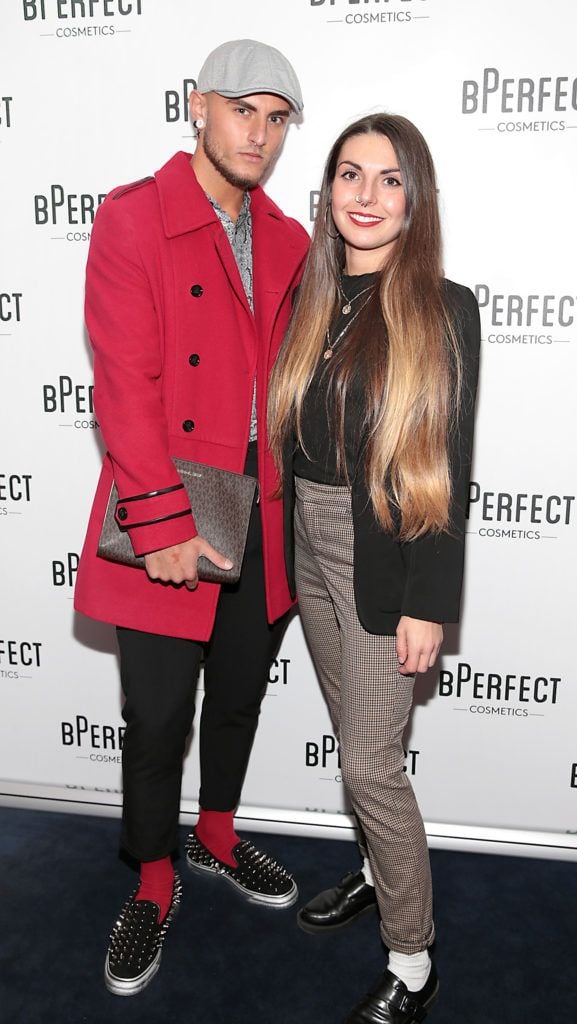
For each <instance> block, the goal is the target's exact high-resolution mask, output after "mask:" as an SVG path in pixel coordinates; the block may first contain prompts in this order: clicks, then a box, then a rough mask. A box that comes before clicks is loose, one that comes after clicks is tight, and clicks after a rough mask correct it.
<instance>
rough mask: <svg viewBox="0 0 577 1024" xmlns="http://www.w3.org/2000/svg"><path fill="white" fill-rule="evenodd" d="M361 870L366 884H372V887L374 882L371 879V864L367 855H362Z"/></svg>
mask: <svg viewBox="0 0 577 1024" xmlns="http://www.w3.org/2000/svg"><path fill="white" fill-rule="evenodd" d="M361 872H362V874H363V875H364V879H365V882H366V883H367V885H372V886H373V888H374V885H375V883H374V881H373V873H372V871H371V865H370V864H369V858H368V857H363V866H362V868H361Z"/></svg>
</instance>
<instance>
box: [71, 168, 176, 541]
mask: <svg viewBox="0 0 577 1024" xmlns="http://www.w3.org/2000/svg"><path fill="white" fill-rule="evenodd" d="M148 187H154V185H153V184H151V185H149V186H148ZM134 199H135V197H134V196H133V197H132V198H131V199H130V200H127V199H125V198H120V197H119V198H118V199H117V200H116V199H115V198H114V197H109V198H108V199H106V200H105V202H104V203H103V204H102V206H101V207H100V208H99V210H98V213H97V215H96V218H95V220H94V225H93V230H92V237H91V243H90V251H89V256H88V263H87V268H86V307H85V312H86V324H87V327H88V333H89V336H90V342H91V345H92V348H93V350H94V403H95V410H96V415H97V417H98V421H99V424H100V428H101V431H102V435H103V437H104V440H105V442H106V445H107V447H108V453H109V456H110V459H111V462H112V467H113V472H114V479H115V482H116V485H117V488H118V494H119V497H120V499H121V500H120V501H119V502H118V505H117V509H116V519H117V522H118V524H119V527H120V528H122V529H124V530H126V531H127V532H128V534H129V536H130V540H131V542H132V546H133V548H134V552H135V554H137V555H143V554H146V553H148V552H150V551H157V550H159V549H161V548H165V547H169V546H170V545H172V544H178V543H181V542H182V541H185V540H188V539H189V538H191V537H194V536H195V535H196V527H195V524H194V520H193V518H192V513H191V509H190V503H189V500H188V496H187V494H186V491H185V490H184V487H183V486H182V484H181V482H180V478H179V476H178V473H177V471H176V469H175V467H174V465H173V463H172V461H171V459H170V456H169V444H168V434H169V431H168V422H167V417H166V412H165V409H164V406H163V403H162V389H161V375H162V339H163V322H162V316H161V310H160V305H161V302H162V295H161V294H160V293H159V294H155V293H154V289H153V285H152V283H151V281H150V278H149V275H148V274H147V272H146V267H145V264H144V261H143V259H142V258H141V254H140V252H139V248H138V244H137V238H136V232H135V230H134V228H133V224H132V219H131V215H130V212H129V211H128V210H127V205H128V201H129V202H130V205H131V206H132V205H133V203H134ZM158 291H159V290H158Z"/></svg>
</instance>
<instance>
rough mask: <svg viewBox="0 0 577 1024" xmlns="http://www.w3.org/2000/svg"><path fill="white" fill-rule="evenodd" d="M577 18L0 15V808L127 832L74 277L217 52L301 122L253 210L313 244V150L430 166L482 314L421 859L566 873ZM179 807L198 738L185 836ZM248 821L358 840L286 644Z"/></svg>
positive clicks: (299, 0)
mask: <svg viewBox="0 0 577 1024" xmlns="http://www.w3.org/2000/svg"><path fill="white" fill-rule="evenodd" d="M576 30H577V14H576V10H575V5H574V3H573V0H556V3H554V4H550V5H548V6H546V7H544V6H543V5H542V3H540V2H538V0H509V2H508V3H507V4H503V3H502V2H501V0H468V2H467V3H463V0H364V2H360V0H291V2H290V3H289V2H288V0H285V2H282V0H220V2H215V3H208V2H206V0H198V2H192V0H189V2H186V0H162V2H161V0H24V2H22V0H5V2H4V3H3V4H2V11H1V13H0V48H1V49H0V224H1V228H2V246H1V250H0V417H1V454H0V539H1V545H2V551H1V567H2V570H1V571H2V615H1V620H0V693H1V700H2V715H1V722H0V779H1V780H2V781H1V782H0V790H1V791H2V797H1V798H0V799H3V800H4V801H5V802H14V801H17V802H23V803H27V804H30V805H33V806H53V807H56V808H59V809H65V808H66V807H70V808H72V809H78V808H79V807H83V808H84V809H86V810H89V811H91V812H95V813H112V814H114V813H118V805H119V802H120V746H121V727H122V719H121V715H120V706H121V695H120V687H119V682H118V668H117V661H116V655H115V648H114V636H113V630H112V629H110V628H109V627H107V626H103V625H100V624H97V623H92V622H90V621H88V620H84V619H82V618H81V617H75V615H74V613H73V610H72V589H73V583H74V576H75V569H76V565H77V559H78V552H80V550H81V546H82V541H83V537H84V530H85V526H86V521H87V517H88V511H89V507H90V504H91V500H92V495H93V490H94V486H95V483H96V479H97V474H98V468H99V462H100V458H101V455H102V443H101V439H100V434H99V429H98V424H97V422H96V420H95V416H94V413H93V410H92V405H91V391H90V385H91V363H90V355H89V350H88V346H87V342H86V336H85V332H84V328H83V319H82V306H83V277H84V266H85V261H86V255H87V250H88V240H89V237H90V230H91V224H92V219H93V214H94V210H95V208H96V206H97V205H98V202H99V200H100V199H101V198H102V196H103V195H104V194H105V193H106V192H107V191H108V190H109V189H110V188H112V187H113V186H115V185H118V184H121V183H124V182H130V181H132V180H134V179H136V178H140V177H142V176H144V175H146V174H150V173H151V172H153V171H154V170H156V169H157V168H158V167H160V166H161V165H162V164H163V163H164V162H165V161H166V160H167V159H168V158H169V157H170V156H171V155H172V153H173V152H174V151H176V150H178V149H185V150H187V151H190V150H191V149H192V147H193V141H192V132H191V127H190V124H189V122H188V119H187V117H186V102H185V101H186V95H187V92H188V91H189V89H190V88H191V87H193V84H194V78H195V75H196V74H197V72H198V69H199V67H200V65H201V63H202V61H203V60H204V58H205V56H206V54H207V53H208V51H209V50H211V49H212V48H213V47H214V46H216V45H218V44H219V43H221V42H223V41H224V40H226V39H232V38H238V37H244V36H249V37H253V38H258V39H261V40H263V41H266V42H269V43H271V44H273V45H275V46H278V47H279V48H281V49H282V50H283V51H284V52H285V53H286V54H287V56H288V57H289V58H290V59H291V61H292V62H293V64H294V65H295V68H296V69H297V72H298V74H299V76H300V79H301V83H302V87H303V92H304V97H305V115H304V120H303V122H302V124H300V125H293V126H291V128H290V131H289V135H288V138H287V142H286V146H285V151H284V153H283V155H282V157H281V160H280V161H279V164H278V167H277V168H276V169H275V171H274V174H273V176H272V178H271V180H270V182H269V185H268V190H269V192H270V194H271V195H272V197H273V198H274V199H275V200H276V201H277V202H279V204H280V205H281V206H282V207H283V209H284V210H285V211H286V212H287V213H289V214H291V215H293V216H295V217H297V218H299V219H300V220H301V221H302V223H303V224H305V226H307V228H309V229H310V226H311V222H312V216H313V215H314V204H315V189H316V188H318V183H319V180H320V175H321V169H322V165H323V163H324V159H325V156H326V153H327V151H328V149H329V146H330V145H331V143H332V142H333V140H334V138H335V137H336V135H337V134H338V133H339V132H340V130H341V129H342V128H343V127H344V126H345V125H346V124H347V123H349V122H350V121H351V120H353V119H355V118H357V117H359V116H362V115H364V114H366V113H368V112H371V111H374V110H377V109H382V108H385V109H387V110H389V111H394V112H397V113H402V114H404V115H406V116H408V117H410V118H411V119H412V120H413V121H415V123H416V124H417V125H418V126H419V127H420V128H421V130H422V131H423V133H424V135H425V137H426V138H427V140H428V141H429V144H430V146H431V149H432V152H433V155H434V158H435V162H436V165H437V170H438V176H439V187H440V199H441V204H442V212H443V222H444V232H445V242H446V244H445V267H446V273H447V275H448V276H449V277H452V278H453V279H455V280H457V281H461V282H463V283H465V284H467V285H469V286H470V287H472V288H473V289H476V290H477V294H478V296H479V301H480V304H481V314H482V322H483V351H482V378H481V389H480V399H479V406H478V420H477V444H476V454H475V461H474V470H473V483H472V486H471V509H470V518H469V538H468V554H467V573H466V587H465V598H464V614H463V621H462V626H461V628H460V630H457V629H451V630H449V631H448V638H447V643H446V646H445V651H444V654H443V657H442V660H441V663H440V666H439V667H438V668H437V669H436V670H435V671H434V672H432V673H430V674H429V675H428V676H427V677H422V678H420V679H419V680H418V682H417V687H416V693H417V698H416V701H417V703H416V709H415V712H414V715H413V719H412V723H411V728H410V733H409V734H408V735H407V739H406V748H407V771H408V772H409V773H410V775H411V778H412V782H413V784H414V786H415V788H416V791H417V795H418V798H419V801H420V804H421V807H422V809H423V812H424V816H425V819H426V821H427V822H428V826H427V828H428V832H429V836H430V840H431V843H432V844H435V843H436V844H440V845H455V844H457V845H461V846H465V847H471V848H476V849H500V850H503V851H504V852H519V851H522V852H526V853H531V852H536V853H545V854H549V855H553V856H567V857H572V856H575V854H576V851H577V738H576V734H575V726H574V723H575V719H576V714H577V687H576V686H575V667H574V656H573V652H572V648H573V646H574V644H573V637H574V632H575V630H574V626H573V615H574V609H575V607H576V597H577V595H576V593H575V585H574V579H575V573H574V572H570V571H569V567H570V566H571V567H572V566H574V564H575V555H576V550H575V520H576V516H577V513H576V508H575V483H576V481H575V456H574V445H573V436H574V429H573V423H572V419H573V413H572V406H573V394H574V380H575V352H576V348H577V327H576V324H575V317H576V313H577V277H576V260H575V255H574V251H573V250H574V238H573V235H574V232H575V226H576V219H575V212H576V205H577V198H576V190H575V172H576V171H577V152H576V148H577V67H576V62H575V43H574V40H575V33H576ZM197 788H198V766H197V756H196V742H195V740H194V739H193V742H192V745H191V750H190V753H189V756H188V759H187V762H186V769H185V777H184V787H183V813H184V815H185V816H186V815H187V814H190V813H192V812H193V811H194V810H195V808H196V804H195V800H196V794H197ZM240 816H241V817H244V818H245V819H247V822H249V823H250V824H251V826H252V827H257V828H258V827H261V828H263V829H267V828H269V829H273V830H274V829H278V830H285V831H290V830H299V829H300V830H308V831H309V832H310V833H311V834H314V833H315V832H317V833H318V832H319V831H320V830H323V832H324V833H325V834H329V835H340V836H347V835H350V834H351V833H350V821H349V819H348V817H347V816H346V809H345V807H344V804H343V797H342V787H341V784H340V775H339V767H338V756H337V752H336V749H335V742H334V737H333V736H332V733H331V728H330V724H329V721H328V717H327V714H326V711H325V708H324V705H323V703H322V700H321V698H320V696H319V693H318V690H317V685H316V681H315V678H314V673H313V670H312V666H311V663H310V660H309V657H308V654H307V652H306V648H305V645H304V641H303V639H302V634H301V632H300V627H299V623H298V620H297V621H294V622H293V623H292V624H291V626H290V628H289V631H288V633H287V637H286V641H285V643H284V645H283V648H282V651H281V655H280V658H279V662H278V663H277V664H276V665H274V666H273V667H272V668H271V676H270V685H269V688H268V694H267V697H266V699H265V702H264V706H263V713H262V718H261V725H260V729H259V733H258V736H257V741H256V746H255V750H254V754H253V757H252V761H251V766H250V769H249V774H248V777H247V780H246V784H245V789H244V803H243V807H242V808H241V810H240Z"/></svg>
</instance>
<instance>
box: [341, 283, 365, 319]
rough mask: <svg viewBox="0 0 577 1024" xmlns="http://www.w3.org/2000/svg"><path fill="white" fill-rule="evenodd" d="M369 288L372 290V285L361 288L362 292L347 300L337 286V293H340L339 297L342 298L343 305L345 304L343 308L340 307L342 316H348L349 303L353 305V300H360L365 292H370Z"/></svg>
mask: <svg viewBox="0 0 577 1024" xmlns="http://www.w3.org/2000/svg"><path fill="white" fill-rule="evenodd" d="M371 288H373V285H372V284H370V285H369V286H368V288H363V290H362V291H360V292H357V294H356V295H353V297H352V299H347V297H346V295H345V293H344V291H343V290H342V288H341V286H340V285H339V291H340V293H341V296H342V298H343V299H344V303H345V304H344V306H343V307H342V309H341V313H344V315H345V316H348V315H349V313H350V311H351V303H353V302H354V301H355V299H358V298H360V296H361V295H364V294H365V292H368V291H370V290H371Z"/></svg>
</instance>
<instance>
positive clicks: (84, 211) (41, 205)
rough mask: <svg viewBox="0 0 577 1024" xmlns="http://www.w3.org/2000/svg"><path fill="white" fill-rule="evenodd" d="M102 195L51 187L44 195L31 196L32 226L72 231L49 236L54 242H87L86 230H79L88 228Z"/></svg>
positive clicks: (57, 186)
mask: <svg viewBox="0 0 577 1024" xmlns="http://www.w3.org/2000/svg"><path fill="white" fill-rule="evenodd" d="M105 198H106V192H99V193H98V194H96V195H92V194H91V193H90V192H66V191H65V189H64V188H63V186H62V185H51V186H50V189H49V191H48V192H47V193H46V194H43V193H39V194H37V195H35V196H34V221H35V223H36V224H38V225H41V226H45V225H48V226H49V227H57V228H60V229H61V230H64V229H65V228H66V227H69V228H71V229H74V230H70V231H67V232H66V233H65V234H61V235H52V236H51V237H52V239H53V240H54V241H61V242H62V241H66V242H88V241H90V231H87V230H84V231H81V230H80V228H81V227H83V226H84V227H86V226H87V225H90V226H92V224H93V223H94V217H95V214H96V211H97V209H98V207H99V206H100V204H101V202H102V201H103V200H104V199H105Z"/></svg>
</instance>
